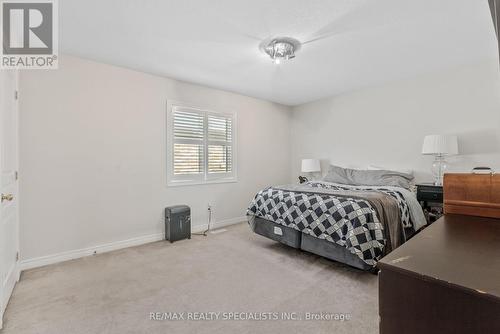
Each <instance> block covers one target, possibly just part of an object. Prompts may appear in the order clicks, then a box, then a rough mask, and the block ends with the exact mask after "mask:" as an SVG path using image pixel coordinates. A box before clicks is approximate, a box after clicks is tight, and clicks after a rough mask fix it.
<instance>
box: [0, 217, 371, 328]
mask: <svg viewBox="0 0 500 334" xmlns="http://www.w3.org/2000/svg"><path fill="white" fill-rule="evenodd" d="M377 286H378V283H377V276H375V275H372V274H370V273H365V272H361V271H359V270H356V269H351V268H349V267H347V266H344V265H341V264H337V263H334V262H331V261H328V260H326V259H323V258H320V257H317V256H314V255H311V254H308V253H304V252H301V251H297V250H294V249H292V248H288V247H286V246H283V245H281V244H278V243H275V242H273V241H270V240H268V239H266V238H264V237H260V236H257V235H255V234H253V233H251V232H250V230H249V227H248V225H247V224H246V223H243V224H238V225H234V226H231V227H229V228H227V232H223V233H220V234H211V235H209V236H208V237H202V236H194V237H193V239H191V240H184V241H179V242H176V243H174V244H170V243H169V242H164V241H163V242H156V243H152V244H148V245H144V246H139V247H133V248H128V249H124V250H120V251H115V252H111V253H106V254H100V255H96V256H91V257H87V258H83V259H78V260H73V261H68V262H64V263H61V264H57V265H51V266H47V267H43V268H38V269H33V270H29V271H26V272H24V273H23V274H22V277H21V281H20V282H19V283H18V285H17V287H16V289H15V291H14V294H13V296H12V299H11V301H10V304H9V306H8V308H7V311H6V314H5V318H4V330H3V331H2V334H11V333H16V334H23V333H50V334H58V333H61V334H63V333H64V334H69V333H72V334H80V333H99V334H101V333H238V334H241V333H363V334H369V333H378V305H377V303H378V301H377ZM150 312H161V313H165V312H278V313H279V314H280V315H279V317H281V312H295V313H294V314H295V316H296V317H302V318H304V317H305V315H306V312H323V314H325V313H330V314H332V313H344V314H350V317H351V319H350V320H348V321H335V320H323V321H316V320H304V319H302V320H278V321H275V320H268V321H263V320H261V321H257V320H238V321H234V320H233V321H225V320H224V321H223V320H218V321H215V320H213V321H210V320H205V321H192V320H191V321H187V320H179V321H172V320H165V321H161V320H159V321H158V320H156V321H153V320H150ZM230 314H234V313H227V314H226V316H229V315H230ZM247 314H248V313H243V316H246V317H251V316H252V315H247ZM254 315H255V314H254ZM185 316H187V313H186V314H185ZM257 316H258V315H257ZM220 317H221V318H222V317H223V315H222V314H221V315H220Z"/></svg>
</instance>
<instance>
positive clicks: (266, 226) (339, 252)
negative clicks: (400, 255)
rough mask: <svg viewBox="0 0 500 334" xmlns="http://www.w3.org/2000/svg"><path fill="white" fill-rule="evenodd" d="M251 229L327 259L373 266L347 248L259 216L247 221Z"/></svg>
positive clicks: (364, 267)
mask: <svg viewBox="0 0 500 334" xmlns="http://www.w3.org/2000/svg"><path fill="white" fill-rule="evenodd" d="M249 224H250V227H251V228H252V230H253V231H254V232H255V233H257V234H259V235H262V236H264V237H267V238H269V239H271V240H275V241H278V242H281V243H283V244H285V245H288V246H290V247H293V248H297V249H302V250H304V251H307V252H310V253H313V254H316V255H319V256H323V257H325V258H327V259H330V260H334V261H337V262H342V263H345V264H347V265H350V266H352V267H355V268H358V269H362V270H370V271H372V270H373V269H374V268H373V266H370V265H369V264H367V263H365V262H363V261H362V260H361V259H360V258H359V257H358V256H357V255H354V254H352V253H351V252H350V251H349V250H348V249H347V248H345V247H342V246H340V245H337V244H335V243H333V242H330V241H327V240H324V239H318V238H316V237H313V236H310V235H308V234H305V233H302V232H300V231H297V230H294V229H293V228H290V227H287V226H283V225H280V224H276V223H274V222H272V221H269V220H267V219H264V218H260V217H253V219H251V220H250V222H249Z"/></svg>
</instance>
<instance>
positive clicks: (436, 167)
mask: <svg viewBox="0 0 500 334" xmlns="http://www.w3.org/2000/svg"><path fill="white" fill-rule="evenodd" d="M447 169H448V163H447V162H446V160H444V156H442V155H436V157H435V160H434V162H433V163H432V168H431V171H432V174H433V175H434V185H436V186H442V185H443V175H444V173H445V172H446V170H447Z"/></svg>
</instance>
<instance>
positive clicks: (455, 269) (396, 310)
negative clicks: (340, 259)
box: [379, 174, 500, 334]
mask: <svg viewBox="0 0 500 334" xmlns="http://www.w3.org/2000/svg"><path fill="white" fill-rule="evenodd" d="M449 175H452V176H451V177H450V176H449ZM456 175H457V174H447V176H445V185H444V197H445V199H444V203H445V213H446V214H445V215H444V216H443V217H442V218H440V219H438V220H437V221H436V222H435V223H434V224H432V225H431V226H429V227H428V228H426V229H425V230H424V231H422V232H421V233H419V234H418V235H416V236H415V237H414V238H412V239H411V240H409V241H408V242H407V243H405V244H404V245H402V246H401V247H399V248H397V249H396V250H394V251H393V252H392V253H390V254H389V255H388V256H386V257H385V258H383V259H382V260H381V261H380V262H379V268H380V270H381V271H380V274H379V314H380V333H381V334H393V333H394V334H395V333H407V334H413V333H415V334H416V333H419V334H420V333H426V334H429V333H453V334H460V333H481V334H486V333H500V219H497V218H487V217H478V216H477V215H483V216H487V215H489V214H491V215H493V216H494V217H496V214H497V211H496V210H497V207H496V203H495V201H496V200H497V199H498V197H496V196H497V194H492V192H491V189H492V188H493V187H496V186H498V183H496V182H497V181H496V180H497V176H496V175H493V176H490V175H466V174H461V175H458V176H456ZM476 176H477V177H478V178H476ZM462 177H463V181H460V179H461V178H462ZM471 177H472V178H471ZM469 182H472V183H473V184H474V185H469V186H466V187H464V186H463V185H464V184H465V185H467V184H468V183H469ZM476 182H479V184H483V183H482V182H484V185H482V186H480V187H481V188H482V189H483V191H482V192H481V191H479V189H480V188H477V189H476V184H478V183H476ZM460 193H461V194H462V195H456V194H460ZM447 204H448V207H446V205H447ZM450 212H460V213H462V214H452V213H450ZM471 214H475V215H476V216H472V215H471Z"/></svg>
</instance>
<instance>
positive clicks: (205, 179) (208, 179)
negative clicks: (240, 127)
mask: <svg viewBox="0 0 500 334" xmlns="http://www.w3.org/2000/svg"><path fill="white" fill-rule="evenodd" d="M175 107H179V108H183V109H191V110H192V111H193V112H196V113H200V114H203V116H204V120H205V121H204V127H203V141H202V143H203V155H204V162H203V164H204V166H203V167H204V168H203V170H204V172H203V173H202V174H200V175H183V176H175V175H174V144H175V140H174V131H173V127H174V119H173V111H174V108H175ZM209 115H214V116H219V117H220V116H223V117H230V118H231V120H232V124H231V127H232V128H231V131H232V134H231V135H232V138H231V159H232V161H231V163H232V171H231V172H230V173H221V174H223V175H220V176H219V177H218V176H216V175H212V174H210V173H209V172H208V146H209V144H210V142H211V141H210V140H208V116H209ZM165 130H166V144H167V149H166V150H164V152H166V154H167V157H166V163H167V166H166V167H167V168H166V169H167V170H166V175H167V186H168V187H175V186H187V185H201V184H217V183H230V182H237V181H238V178H237V170H238V169H237V151H238V149H237V138H238V136H237V117H236V112H220V111H214V110H210V109H207V108H203V107H199V106H196V105H192V104H189V103H184V102H179V101H174V100H167V117H166V127H165ZM214 174H215V173H214Z"/></svg>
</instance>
